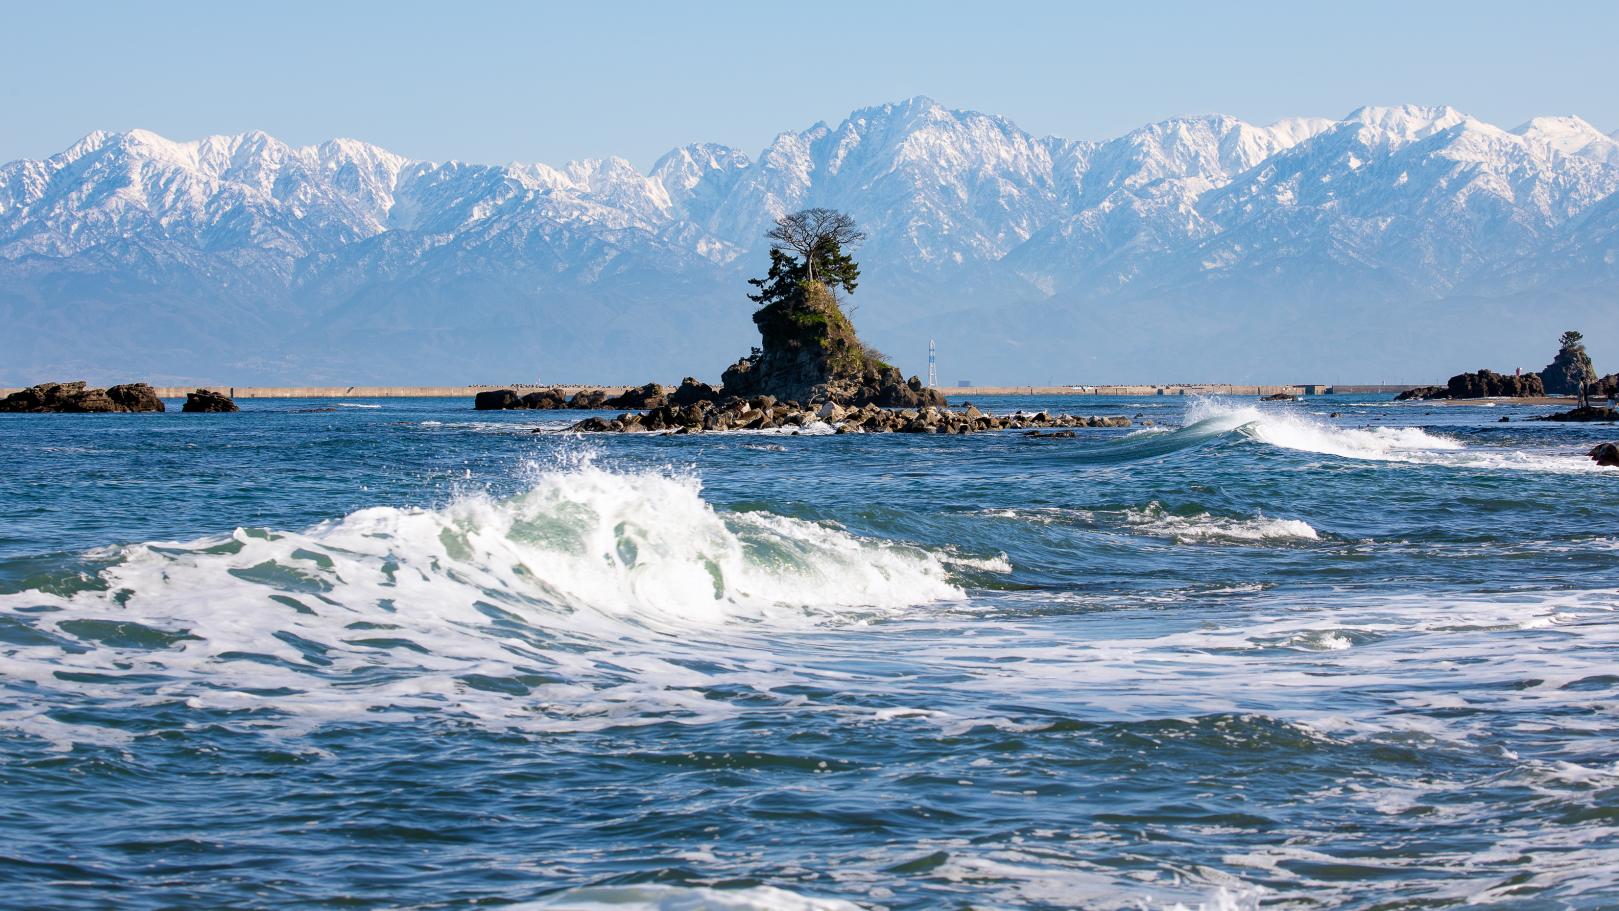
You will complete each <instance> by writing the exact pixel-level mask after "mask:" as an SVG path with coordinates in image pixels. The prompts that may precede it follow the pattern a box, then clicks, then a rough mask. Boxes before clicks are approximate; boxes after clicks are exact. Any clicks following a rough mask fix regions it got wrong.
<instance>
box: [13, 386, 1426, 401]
mask: <svg viewBox="0 0 1619 911" xmlns="http://www.w3.org/2000/svg"><path fill="white" fill-rule="evenodd" d="M22 388H23V387H20V386H19V387H14V388H0V397H4V396H7V395H10V394H11V393H13V392H18V391H21V389H22ZM631 388H633V387H631V386H610V385H609V386H596V385H579V384H572V383H563V384H555V385H553V384H547V383H507V384H503V385H479V386H218V385H203V386H197V385H191V386H158V387H156V392H157V395H158V398H164V399H183V398H185V396H186V393H188V392H192V391H194V390H197V389H207V390H210V391H213V392H219V393H222V394H224V395H228V396H230V397H231V398H233V399H394V398H423V399H450V398H462V397H466V398H471V397H472V396H475V395H477V394H478V393H480V392H492V391H495V390H499V389H511V390H515V391H522V390H529V391H532V390H535V389H559V390H561V391H562V392H563V394H564V395H570V396H571V395H573V394H574V393H576V392H584V391H589V390H601V391H602V392H605V393H607V394H608V395H619V394H621V393H623V392H624V391H626V390H628V389H631ZM1412 388H1415V387H1413V386H1389V385H1354V386H1328V385H1325V384H1319V385H1302V384H1292V385H1265V384H1260V385H1248V384H1241V385H1239V384H1234V383H1171V384H1164V385H1153V384H1135V385H1119V386H941V387H939V391H940V392H942V393H944V394H945V395H946V396H948V397H950V398H961V399H970V398H972V397H973V396H1017V395H1022V396H1045V397H1049V396H1064V395H1076V396H1077V395H1084V396H1101V395H1122V396H1152V395H1234V396H1265V395H1278V394H1290V395H1301V396H1302V395H1322V394H1327V393H1328V392H1330V391H1332V390H1336V391H1338V392H1341V393H1354V394H1363V393H1383V392H1388V393H1394V392H1403V391H1405V390H1407V389H1412Z"/></svg>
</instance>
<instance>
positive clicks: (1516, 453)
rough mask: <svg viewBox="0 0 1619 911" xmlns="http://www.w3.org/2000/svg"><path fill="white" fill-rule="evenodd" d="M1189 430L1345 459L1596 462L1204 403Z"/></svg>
mask: <svg viewBox="0 0 1619 911" xmlns="http://www.w3.org/2000/svg"><path fill="white" fill-rule="evenodd" d="M1186 417H1187V426H1188V428H1196V429H1201V430H1203V431H1205V432H1213V433H1225V432H1231V431H1237V432H1240V433H1242V434H1244V435H1246V436H1247V437H1249V438H1250V439H1253V440H1256V441H1258V442H1261V443H1266V444H1269V445H1271V446H1277V447H1280V448H1283V449H1292V450H1296V451H1299V452H1314V453H1320V454H1322V455H1331V456H1339V457H1341V458H1346V459H1364V460H1368V461H1378V462H1411V463H1418V464H1427V465H1444V466H1449V467H1454V468H1480V469H1516V470H1524V471H1549V472H1586V471H1592V470H1595V469H1596V463H1594V462H1592V461H1591V460H1590V459H1588V458H1585V457H1584V456H1583V455H1574V454H1564V453H1551V452H1544V451H1529V450H1521V449H1505V448H1484V447H1469V446H1467V445H1465V444H1464V443H1462V442H1461V441H1460V440H1456V439H1452V438H1451V437H1447V436H1442V435H1439V434H1432V433H1429V432H1427V431H1426V430H1423V429H1422V428H1420V427H1339V426H1335V425H1332V424H1327V423H1323V422H1321V421H1318V420H1315V419H1313V418H1311V417H1309V416H1308V415H1303V414H1300V413H1299V412H1297V411H1291V410H1284V409H1279V408H1262V407H1258V406H1254V405H1234V404H1231V403H1228V402H1224V401H1221V400H1218V399H1199V400H1198V401H1195V402H1193V403H1192V404H1191V406H1190V407H1189V408H1188V409H1187V412H1186Z"/></svg>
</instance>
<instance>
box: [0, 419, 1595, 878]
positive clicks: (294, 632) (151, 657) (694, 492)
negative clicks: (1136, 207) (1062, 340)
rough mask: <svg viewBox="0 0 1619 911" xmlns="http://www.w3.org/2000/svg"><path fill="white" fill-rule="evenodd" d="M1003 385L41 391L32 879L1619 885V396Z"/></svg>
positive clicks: (0, 496)
mask: <svg viewBox="0 0 1619 911" xmlns="http://www.w3.org/2000/svg"><path fill="white" fill-rule="evenodd" d="M979 404H980V405H981V406H987V407H990V408H992V409H994V410H1012V409H1014V408H1017V407H1025V408H1027V407H1031V405H1032V406H1033V407H1041V406H1047V405H1055V406H1058V407H1066V408H1070V409H1076V410H1079V411H1081V412H1083V413H1095V414H1121V413H1122V414H1127V415H1131V416H1135V415H1140V416H1141V420H1142V421H1146V420H1151V421H1152V422H1153V426H1151V427H1147V426H1139V425H1138V426H1137V427H1136V428H1133V429H1131V430H1101V429H1095V430H1081V431H1079V434H1078V438H1077V439H1073V440H1052V439H1029V438H1025V437H1022V436H1020V435H1018V434H1015V433H1007V434H984V435H975V436H970V437H933V436H909V435H884V436H850V435H844V436H836V437H833V436H814V437H812V436H790V435H781V434H768V433H754V434H746V433H742V434H725V435H703V436H683V437H654V436H604V437H597V438H592V439H580V438H578V437H574V436H570V435H567V434H562V433H532V432H530V431H531V430H532V429H534V428H536V427H543V428H551V429H555V428H557V427H559V426H561V423H559V420H558V418H557V416H555V415H547V414H544V413H524V412H510V413H493V414H491V413H474V412H473V411H471V410H470V407H469V403H467V402H464V401H447V400H375V401H355V402H346V403H343V405H342V406H334V404H333V403H331V402H327V401H310V402H288V401H247V402H244V403H243V411H242V413H240V414H234V415H182V414H179V413H175V412H172V411H171V412H170V413H168V414H163V415H84V416H77V415H72V416H69V415H60V416H58V415H38V416H36V415H16V416H13V415H6V416H3V420H0V457H3V463H4V465H5V470H4V471H3V472H0V882H3V883H4V884H5V889H4V892H3V893H0V895H3V897H0V905H5V906H7V907H18V908H103V907H114V906H116V907H120V908H140V909H145V908H151V909H157V908H223V907H230V908H276V909H285V908H329V907H352V908H472V907H501V906H507V905H512V904H518V905H525V906H529V907H556V908H605V907H612V908H670V909H673V908H805V909H808V908H820V909H847V908H850V907H855V908H868V909H877V908H890V909H923V908H1069V907H1086V908H1174V907H1176V906H1184V907H1186V908H1196V907H1199V906H1202V907H1206V908H1250V907H1256V906H1259V905H1261V904H1262V905H1264V906H1266V907H1288V908H1366V909H1372V908H1377V909H1391V908H1435V907H1439V908H1443V907H1470V906H1476V905H1484V904H1495V905H1497V906H1500V907H1512V908H1604V907H1614V906H1619V829H1616V822H1619V740H1616V738H1615V736H1614V733H1613V728H1614V717H1615V716H1614V709H1615V705H1616V702H1619V627H1616V626H1615V625H1614V623H1613V619H1614V609H1615V607H1616V606H1619V594H1616V589H1619V536H1616V535H1619V532H1616V531H1615V528H1616V526H1619V471H1615V470H1612V469H1608V470H1602V469H1597V468H1595V467H1594V466H1593V465H1592V463H1590V462H1589V461H1588V460H1586V459H1585V458H1584V457H1583V452H1584V450H1585V449H1588V448H1589V447H1590V446H1591V445H1592V444H1593V443H1594V442H1596V441H1598V440H1604V439H1615V438H1619V431H1616V430H1615V428H1613V427H1600V426H1566V425H1547V424H1528V423H1523V422H1522V418H1524V417H1526V416H1528V415H1530V414H1534V413H1539V412H1542V411H1544V410H1545V409H1537V408H1532V407H1521V406H1500V407H1445V408H1437V407H1432V406H1426V405H1422V404H1416V405H1407V404H1399V405H1395V404H1392V403H1389V402H1386V401H1383V400H1354V399H1345V398H1320V399H1313V400H1310V401H1308V402H1305V403H1300V404H1275V405H1272V404H1264V405H1256V404H1254V403H1253V402H1251V401H1226V402H1221V401H1202V400H1188V399H1179V398H1153V399H1140V400H1124V399H1106V400H1091V399H1082V400H1065V401H1057V402H1039V401H1033V402H1031V401H1030V400H1027V399H1020V400H1009V399H1008V400H987V399H986V400H981V401H980V402H979ZM351 406H352V407H351ZM324 409H332V410H324ZM1330 412H1339V416H1338V417H1331V416H1330ZM1503 415H1508V416H1511V417H1512V418H1513V420H1512V421H1511V422H1508V423H1500V422H1499V421H1498V418H1500V417H1501V416H1503ZM564 417H566V418H568V419H576V418H577V417H578V415H577V414H571V413H569V414H565V415H564Z"/></svg>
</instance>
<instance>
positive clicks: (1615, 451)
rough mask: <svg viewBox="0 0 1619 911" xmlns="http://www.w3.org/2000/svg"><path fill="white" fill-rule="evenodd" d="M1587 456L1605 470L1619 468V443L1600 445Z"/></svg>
mask: <svg viewBox="0 0 1619 911" xmlns="http://www.w3.org/2000/svg"><path fill="white" fill-rule="evenodd" d="M1586 455H1589V456H1590V457H1591V461H1593V462H1595V463H1597V464H1598V465H1600V466H1602V467H1603V468H1619V443H1598V444H1597V445H1596V447H1595V448H1594V449H1592V450H1591V451H1590V452H1588V453H1586Z"/></svg>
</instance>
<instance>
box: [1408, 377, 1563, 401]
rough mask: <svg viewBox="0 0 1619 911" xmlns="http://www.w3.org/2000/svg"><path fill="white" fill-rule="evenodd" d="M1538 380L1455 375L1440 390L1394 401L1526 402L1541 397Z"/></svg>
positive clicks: (1424, 389) (1412, 392) (1423, 388)
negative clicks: (1489, 399)
mask: <svg viewBox="0 0 1619 911" xmlns="http://www.w3.org/2000/svg"><path fill="white" fill-rule="evenodd" d="M1545 394H1546V390H1545V388H1544V387H1543V386H1542V385H1541V382H1540V377H1539V376H1537V375H1535V374H1533V373H1529V374H1523V375H1512V374H1504V373H1496V372H1495V371H1494V370H1480V371H1478V372H1477V373H1458V374H1456V375H1455V376H1453V377H1451V378H1450V381H1449V382H1447V383H1445V385H1443V386H1419V387H1417V388H1416V389H1407V390H1406V391H1405V392H1402V393H1400V394H1399V395H1397V396H1395V397H1394V399H1395V401H1413V400H1428V399H1484V398H1529V397H1533V396H1540V395H1545Z"/></svg>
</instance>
